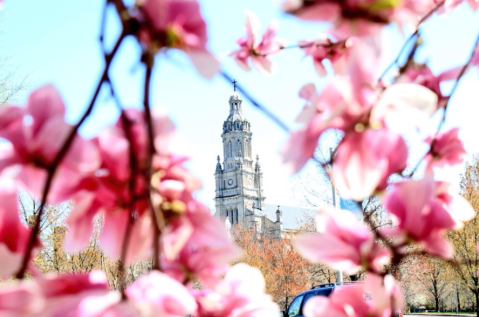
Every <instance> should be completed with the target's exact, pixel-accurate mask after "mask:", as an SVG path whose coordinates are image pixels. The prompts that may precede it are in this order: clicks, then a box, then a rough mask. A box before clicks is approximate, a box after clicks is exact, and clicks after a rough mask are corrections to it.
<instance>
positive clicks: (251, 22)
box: [230, 10, 285, 73]
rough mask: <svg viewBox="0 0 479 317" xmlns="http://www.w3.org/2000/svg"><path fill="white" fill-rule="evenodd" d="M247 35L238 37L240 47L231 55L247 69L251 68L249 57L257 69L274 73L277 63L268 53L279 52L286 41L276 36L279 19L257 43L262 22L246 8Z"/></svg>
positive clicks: (272, 23) (273, 22)
mask: <svg viewBox="0 0 479 317" xmlns="http://www.w3.org/2000/svg"><path fill="white" fill-rule="evenodd" d="M245 14H246V25H245V28H246V36H245V37H242V38H240V39H238V40H237V41H236V42H237V44H238V45H239V46H240V48H239V49H238V50H236V51H234V52H232V53H231V54H230V55H231V56H232V57H233V58H234V60H235V61H236V63H237V64H238V65H239V66H240V67H241V68H243V69H245V70H250V69H251V68H250V66H249V64H248V59H251V63H252V64H253V66H255V67H256V68H257V69H259V70H261V71H263V72H265V73H274V72H275V70H276V69H275V65H274V64H273V63H272V62H271V61H270V60H269V59H268V57H267V56H268V55H271V54H274V53H278V52H279V50H281V49H282V48H283V47H284V45H285V43H284V41H283V40H281V39H278V38H275V36H276V32H277V30H278V21H276V20H274V21H272V22H271V24H270V25H269V26H268V28H267V29H266V30H265V32H264V33H263V37H262V38H261V41H260V42H259V43H257V40H258V38H259V32H260V27H261V25H260V22H259V19H258V16H257V15H256V14H255V13H254V12H251V11H249V10H246V12H245Z"/></svg>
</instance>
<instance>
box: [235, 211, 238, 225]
mask: <svg viewBox="0 0 479 317" xmlns="http://www.w3.org/2000/svg"><path fill="white" fill-rule="evenodd" d="M235 218H236V223H238V208H236V217H235Z"/></svg>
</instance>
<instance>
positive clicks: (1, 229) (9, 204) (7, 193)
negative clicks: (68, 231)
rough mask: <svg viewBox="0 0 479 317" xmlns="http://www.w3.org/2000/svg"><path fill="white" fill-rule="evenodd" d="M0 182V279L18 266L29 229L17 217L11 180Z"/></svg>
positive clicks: (6, 276) (15, 200)
mask: <svg viewBox="0 0 479 317" xmlns="http://www.w3.org/2000/svg"><path fill="white" fill-rule="evenodd" d="M0 184H1V186H0V202H1V204H0V258H1V259H2V261H1V265H0V279H3V278H8V277H10V275H12V274H14V273H15V271H16V270H18V269H19V268H20V265H21V263H22V260H23V257H24V253H25V251H26V249H27V245H28V241H29V240H30V236H31V231H30V230H29V229H28V228H27V227H26V226H25V225H24V224H22V223H21V221H20V219H19V211H18V201H17V189H16V187H15V186H14V185H13V182H11V181H10V180H7V179H5V178H2V179H0ZM0 315H1V314H0Z"/></svg>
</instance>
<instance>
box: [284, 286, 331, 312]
mask: <svg viewBox="0 0 479 317" xmlns="http://www.w3.org/2000/svg"><path fill="white" fill-rule="evenodd" d="M338 286H339V285H337V284H336V283H326V284H319V285H314V286H313V287H312V288H311V289H309V290H307V291H304V292H302V293H299V294H298V295H296V297H295V298H294V299H293V301H292V302H291V304H290V305H289V307H288V311H287V312H285V311H281V316H283V317H303V316H304V315H303V308H304V305H305V304H306V302H307V301H308V300H309V299H310V298H311V297H314V296H329V294H331V292H332V291H333V290H334V289H335V288H336V287H338Z"/></svg>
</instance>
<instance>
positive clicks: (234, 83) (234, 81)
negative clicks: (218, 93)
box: [233, 79, 237, 91]
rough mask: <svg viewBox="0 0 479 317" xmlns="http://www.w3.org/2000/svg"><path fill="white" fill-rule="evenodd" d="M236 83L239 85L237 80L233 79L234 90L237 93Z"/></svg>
mask: <svg viewBox="0 0 479 317" xmlns="http://www.w3.org/2000/svg"><path fill="white" fill-rule="evenodd" d="M236 83H237V81H236V79H233V90H234V91H236Z"/></svg>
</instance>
